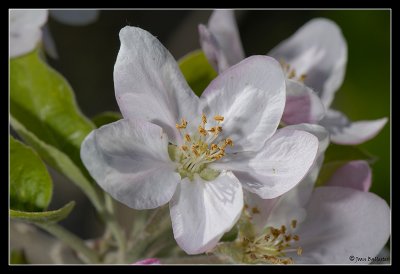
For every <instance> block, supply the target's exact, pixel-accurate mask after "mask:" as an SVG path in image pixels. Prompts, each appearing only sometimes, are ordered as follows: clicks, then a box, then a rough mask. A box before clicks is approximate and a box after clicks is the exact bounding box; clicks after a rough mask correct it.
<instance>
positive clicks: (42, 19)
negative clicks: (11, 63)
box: [10, 9, 48, 57]
mask: <svg viewBox="0 0 400 274" xmlns="http://www.w3.org/2000/svg"><path fill="white" fill-rule="evenodd" d="M47 16H48V11H47V10H23V9H12V10H10V57H17V56H20V55H23V54H25V53H28V52H30V51H32V50H33V49H34V48H35V47H36V45H37V43H38V42H39V40H40V38H41V37H42V30H41V29H40V28H41V27H42V26H43V25H44V24H45V23H46V21H47Z"/></svg>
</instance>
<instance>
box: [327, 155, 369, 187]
mask: <svg viewBox="0 0 400 274" xmlns="http://www.w3.org/2000/svg"><path fill="white" fill-rule="evenodd" d="M326 185H327V186H342V187H350V188H354V189H357V190H361V191H365V192H368V191H369V189H370V187H371V168H370V167H369V165H368V163H367V162H366V161H351V162H348V163H346V164H345V165H343V166H341V167H340V168H339V169H338V170H336V171H335V173H334V174H333V175H332V177H331V178H330V179H329V181H328V182H327V183H326Z"/></svg>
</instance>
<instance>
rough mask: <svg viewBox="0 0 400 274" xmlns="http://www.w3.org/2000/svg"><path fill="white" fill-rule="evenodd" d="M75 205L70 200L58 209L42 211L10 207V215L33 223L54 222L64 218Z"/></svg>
mask: <svg viewBox="0 0 400 274" xmlns="http://www.w3.org/2000/svg"><path fill="white" fill-rule="evenodd" d="M74 206H75V202H74V201H71V202H69V203H68V204H66V205H65V206H63V207H62V208H60V209H57V210H52V211H43V212H25V211H18V210H12V209H10V217H11V218H13V219H17V220H21V221H27V222H31V223H35V224H48V223H56V222H59V221H61V220H63V219H65V218H66V217H67V216H68V215H69V214H70V213H71V211H72V209H73V208H74Z"/></svg>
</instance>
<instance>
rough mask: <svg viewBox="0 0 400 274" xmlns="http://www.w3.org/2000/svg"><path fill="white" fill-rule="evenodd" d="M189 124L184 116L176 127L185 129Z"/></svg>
mask: <svg viewBox="0 0 400 274" xmlns="http://www.w3.org/2000/svg"><path fill="white" fill-rule="evenodd" d="M187 124H188V123H187V121H186V120H185V119H184V118H182V122H181V123H180V124H176V125H175V127H176V128H177V129H183V128H186V126H187Z"/></svg>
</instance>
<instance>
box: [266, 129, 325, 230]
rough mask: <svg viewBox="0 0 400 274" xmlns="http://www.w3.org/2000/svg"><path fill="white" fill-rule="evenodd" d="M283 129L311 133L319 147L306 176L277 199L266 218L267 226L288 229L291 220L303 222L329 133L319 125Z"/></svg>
mask: <svg viewBox="0 0 400 274" xmlns="http://www.w3.org/2000/svg"><path fill="white" fill-rule="evenodd" d="M285 128H286V129H295V130H303V131H306V132H308V133H311V134H313V135H314V136H315V137H317V138H318V142H319V145H318V152H317V158H316V160H315V162H314V163H313V165H312V166H311V168H310V170H309V171H308V173H307V175H306V176H305V177H304V178H303V179H302V180H301V182H300V183H299V184H298V185H296V186H295V187H294V188H292V189H291V190H289V191H288V192H286V193H285V194H284V195H282V196H280V197H279V198H278V202H277V203H276V204H275V207H274V209H273V210H272V212H271V214H270V216H269V218H268V225H270V226H274V227H281V226H282V225H285V226H287V227H289V226H290V224H291V221H292V220H296V221H297V223H298V224H300V223H301V222H302V221H303V220H304V218H305V216H306V211H305V206H306V204H307V203H308V200H309V199H310V196H311V194H312V191H313V189H314V186H315V182H316V179H317V177H318V174H319V171H320V168H321V166H322V163H323V161H324V153H325V150H326V149H327V147H328V145H329V132H328V131H326V130H325V129H324V128H323V127H321V126H319V125H312V124H298V125H293V126H287V127H285Z"/></svg>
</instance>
